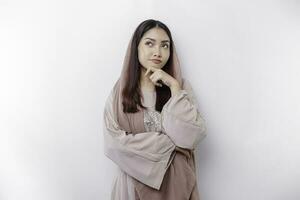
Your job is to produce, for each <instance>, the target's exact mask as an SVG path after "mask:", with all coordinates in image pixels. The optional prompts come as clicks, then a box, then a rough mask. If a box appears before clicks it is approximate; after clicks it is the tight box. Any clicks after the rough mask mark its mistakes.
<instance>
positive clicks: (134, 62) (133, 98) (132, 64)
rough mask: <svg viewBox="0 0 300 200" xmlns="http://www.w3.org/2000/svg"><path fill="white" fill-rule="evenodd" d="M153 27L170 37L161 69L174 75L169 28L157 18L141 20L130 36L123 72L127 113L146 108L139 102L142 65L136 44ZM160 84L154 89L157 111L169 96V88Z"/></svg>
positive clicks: (124, 103)
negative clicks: (167, 56) (129, 47)
mask: <svg viewBox="0 0 300 200" xmlns="http://www.w3.org/2000/svg"><path fill="white" fill-rule="evenodd" d="M154 27H159V28H162V29H163V30H164V31H165V32H166V33H167V35H168V36H169V38H170V56H169V59H168V61H167V63H166V64H165V66H164V67H163V68H162V69H163V70H164V71H165V72H167V73H168V74H170V75H171V76H174V70H173V68H172V67H173V63H172V61H173V59H172V58H173V40H172V35H171V32H170V30H169V28H168V27H167V26H166V25H165V24H163V23H162V22H160V21H158V20H153V19H148V20H145V21H143V22H142V23H140V24H139V25H138V27H137V28H136V30H135V31H134V34H133V37H132V43H131V52H130V57H129V63H128V64H129V66H128V70H127V71H126V72H125V81H126V85H125V86H124V88H123V90H122V96H123V102H122V104H123V112H128V113H135V112H138V111H139V109H138V106H140V107H141V108H142V109H146V107H144V106H143V105H142V102H141V97H142V94H141V88H140V76H141V67H142V66H141V65H140V63H139V60H138V45H139V43H140V41H141V38H142V37H143V35H144V33H145V32H147V31H148V30H150V29H152V28H154ZM162 85H163V86H162V87H159V86H155V90H156V103H155V110H157V111H159V112H161V110H162V108H163V106H164V105H165V103H166V102H167V101H168V100H169V99H170V97H171V91H170V88H169V87H168V86H166V85H164V84H162Z"/></svg>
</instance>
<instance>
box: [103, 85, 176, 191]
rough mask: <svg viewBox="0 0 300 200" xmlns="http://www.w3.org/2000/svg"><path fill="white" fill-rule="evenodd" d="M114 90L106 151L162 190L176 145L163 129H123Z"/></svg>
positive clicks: (106, 124) (105, 130)
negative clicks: (128, 132)
mask: <svg viewBox="0 0 300 200" xmlns="http://www.w3.org/2000/svg"><path fill="white" fill-rule="evenodd" d="M113 93H114V91H113V90H112V91H111V93H110V95H109V97H108V99H107V100H106V103H105V108H104V115H103V123H104V124H103V134H104V152H105V155H106V156H107V157H108V158H110V159H111V160H112V161H113V162H114V163H115V164H117V165H118V166H119V167H120V168H121V169H122V170H123V171H125V172H126V173H127V174H129V175H130V176H132V177H134V178H136V179H137V180H139V181H140V182H142V183H144V184H146V185H148V186H150V187H153V188H155V189H159V187H160V185H161V183H162V180H163V177H164V174H165V172H166V170H167V167H168V166H169V164H170V162H169V161H170V157H171V154H172V152H173V151H174V149H175V145H174V143H173V142H172V140H171V139H170V138H169V136H168V135H166V134H164V133H162V132H143V133H138V134H127V133H126V131H125V130H122V129H120V127H119V125H118V123H117V120H116V119H117V118H116V112H115V111H114V109H113V96H114V95H113Z"/></svg>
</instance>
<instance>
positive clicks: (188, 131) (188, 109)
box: [161, 79, 206, 149]
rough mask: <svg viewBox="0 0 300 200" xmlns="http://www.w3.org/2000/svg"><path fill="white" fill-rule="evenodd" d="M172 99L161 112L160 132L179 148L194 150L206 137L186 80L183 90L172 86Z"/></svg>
mask: <svg viewBox="0 0 300 200" xmlns="http://www.w3.org/2000/svg"><path fill="white" fill-rule="evenodd" d="M170 89H171V92H172V97H171V98H170V99H169V101H168V102H167V103H166V104H165V105H164V107H163V110H162V112H161V117H162V131H163V132H164V133H166V134H167V135H168V136H169V137H170V138H171V140H172V141H173V142H174V144H175V145H176V146H178V147H181V148H186V149H195V148H196V146H197V145H198V144H199V142H200V141H201V140H202V139H203V138H204V137H205V136H206V126H205V120H204V119H203V118H202V116H201V114H200V113H199V111H198V108H197V101H196V98H195V95H194V92H193V89H192V87H191V85H190V83H189V82H188V80H185V79H183V89H181V88H180V87H179V88H178V86H176V84H175V85H172V86H171V87H170Z"/></svg>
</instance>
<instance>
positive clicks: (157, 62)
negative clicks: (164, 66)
mask: <svg viewBox="0 0 300 200" xmlns="http://www.w3.org/2000/svg"><path fill="white" fill-rule="evenodd" d="M151 61H152V62H154V63H155V64H159V63H161V60H157V59H151Z"/></svg>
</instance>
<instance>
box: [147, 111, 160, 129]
mask: <svg viewBox="0 0 300 200" xmlns="http://www.w3.org/2000/svg"><path fill="white" fill-rule="evenodd" d="M144 125H145V128H146V131H148V132H149V131H155V132H160V131H161V114H160V113H159V112H158V111H156V110H145V112H144Z"/></svg>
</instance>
